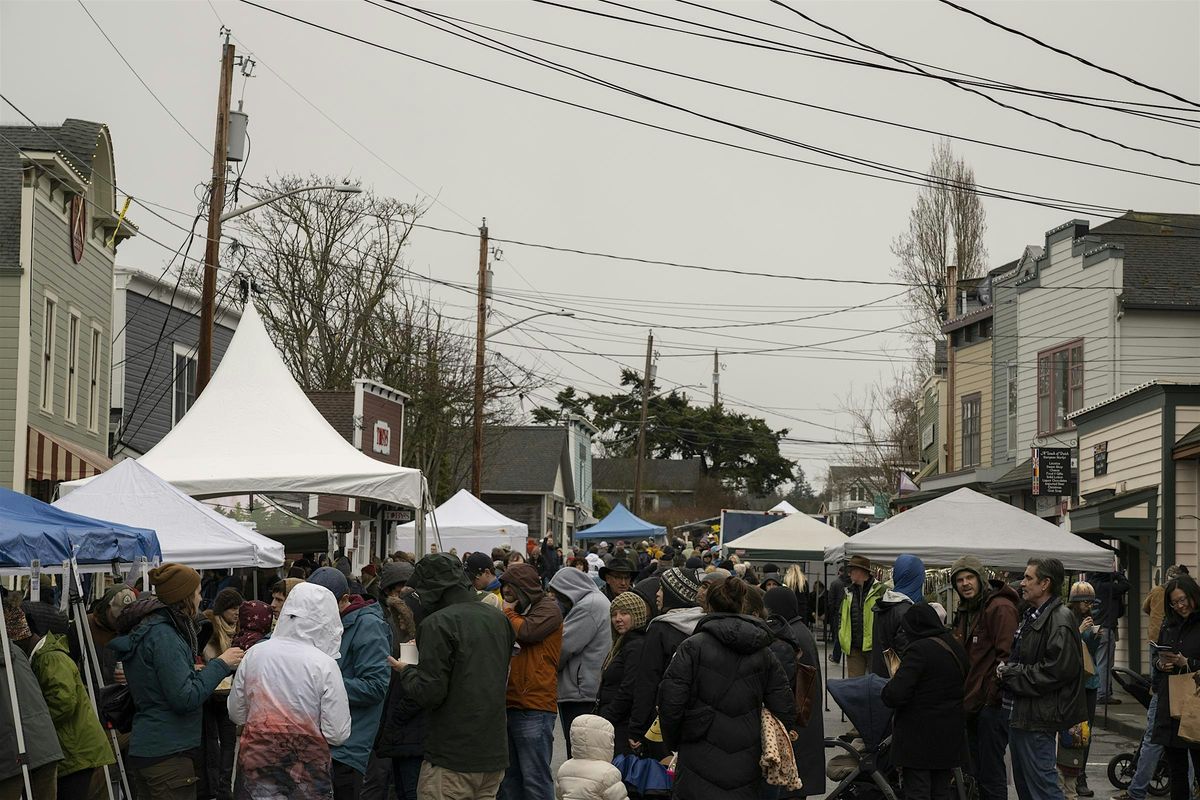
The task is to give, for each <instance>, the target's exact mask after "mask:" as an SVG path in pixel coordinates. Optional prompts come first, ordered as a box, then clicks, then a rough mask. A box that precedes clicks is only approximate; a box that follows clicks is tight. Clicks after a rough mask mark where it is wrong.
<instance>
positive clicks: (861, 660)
mask: <svg viewBox="0 0 1200 800" xmlns="http://www.w3.org/2000/svg"><path fill="white" fill-rule="evenodd" d="M846 575H847V577H849V578H850V586H849V587H848V588H847V589H846V596H845V598H843V599H842V614H841V620H840V624H839V627H838V642H839V643H840V644H841V646H842V652H843V653H845V654H846V675H847V676H848V677H851V678H857V677H859V676H861V675H865V674H866V673H867V665H868V664H869V662H870V658H871V628H872V626H873V625H874V622H875V603H876V602H877V601H878V600H879V598H881V597H883V593H884V592H885V591H887V585H886V584H884V583H882V582H880V581H877V580H875V578H874V577H873V576H872V575H871V561H870V559H868V558H867V557H866V556H851V557H850V559H849V561H847V562H846Z"/></svg>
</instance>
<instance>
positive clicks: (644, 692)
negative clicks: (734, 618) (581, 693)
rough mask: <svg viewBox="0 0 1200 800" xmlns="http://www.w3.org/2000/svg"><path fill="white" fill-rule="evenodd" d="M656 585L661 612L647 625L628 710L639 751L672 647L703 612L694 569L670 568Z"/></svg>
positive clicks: (654, 752)
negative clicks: (697, 597)
mask: <svg viewBox="0 0 1200 800" xmlns="http://www.w3.org/2000/svg"><path fill="white" fill-rule="evenodd" d="M659 580H660V586H659V588H658V607H659V608H660V609H661V613H660V614H659V615H658V616H656V617H655V618H654V619H653V620H651V621H650V623H649V624H648V625H647V626H646V641H645V644H644V645H643V647H642V663H641V667H640V668H639V669H638V676H637V679H636V683H635V685H634V689H633V708H632V709H631V711H630V713H629V747H630V748H631V749H632V750H633V751H635V752H636V751H638V750H639V749H640V748H642V746H643V744H644V743H645V735H646V731H648V730H649V729H650V726H651V725H653V724H654V718H655V716H656V711H655V706H656V703H657V700H658V684H659V682H660V681H661V680H662V676H663V672H665V671H666V669H667V664H669V663H670V661H671V656H673V655H675V648H677V647H679V645H680V643H682V642H683V640H684V639H686V638H687V637H689V636H691V635H692V633H693V632H694V631H695V630H696V623H698V622H699V621H700V618H701V617H703V616H704V611H703V610H701V608H700V606H699V605H697V604H696V594H697V593H698V592H699V591H700V580H699V578H698V576H697V575H696V571H695V570H689V569H681V568H679V567H671V568H670V569H668V570H666V571H665V572H663V574H662V575H661V577H660V579H659ZM645 744H646V752H645V753H643V755H648V756H651V757H654V758H662V757H663V756H665V755H667V752H666V751H665V750H663V749H662V747H661V743H654V744H653V745H652V744H650V743H645Z"/></svg>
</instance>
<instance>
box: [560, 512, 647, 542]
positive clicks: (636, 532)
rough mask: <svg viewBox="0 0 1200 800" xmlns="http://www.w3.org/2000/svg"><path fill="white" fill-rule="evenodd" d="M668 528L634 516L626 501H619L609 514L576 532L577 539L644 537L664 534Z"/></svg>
mask: <svg viewBox="0 0 1200 800" xmlns="http://www.w3.org/2000/svg"><path fill="white" fill-rule="evenodd" d="M666 532H667V529H666V528H664V527H663V526H662V525H655V524H653V523H651V522H646V520H644V519H640V518H638V517H636V516H634V514H633V512H632V511H630V510H629V509H628V508H626V507H625V504H624V503H617V505H616V507H615V508H614V509H613V510H612V511H610V512H608V515H607V516H606V517H605V518H604V519H602V520H600V521H599V522H597V523H596V524H595V525H593V526H592V527H590V528H588V529H587V530H583V531H576V532H575V539H576V540H577V541H578V540H580V539H613V540H614V541H615V540H616V539H644V538H646V537H652V536H662V535H663V534H665V533H666Z"/></svg>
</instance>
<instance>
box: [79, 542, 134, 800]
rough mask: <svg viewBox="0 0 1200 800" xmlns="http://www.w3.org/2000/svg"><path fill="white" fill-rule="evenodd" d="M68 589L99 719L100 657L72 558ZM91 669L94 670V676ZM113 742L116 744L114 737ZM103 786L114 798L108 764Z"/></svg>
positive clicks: (110, 799) (118, 752)
mask: <svg viewBox="0 0 1200 800" xmlns="http://www.w3.org/2000/svg"><path fill="white" fill-rule="evenodd" d="M68 591H69V592H70V595H71V612H72V613H71V616H73V617H74V618H75V633H76V636H78V638H79V645H80V647H82V648H83V652H84V655H85V656H86V657H87V660H86V661H85V663H84V665H83V683H84V685H85V686H86V687H87V692H88V698H89V699H90V700H91V701H92V713H93V714H95V715H96V719H97V720H99V719H100V706H99V704H98V703H97V702H96V685H97V684H98V683H99V681H100V680H101V675H100V658H99V657H98V656H97V655H96V645H95V643H94V642H93V641H92V630H91V627H90V626H89V625H88V624H87V618H86V617H87V615H86V614H81V613H80V609H81V608H83V605H84V597H83V580H82V579H81V578H80V575H79V565H78V564H77V563H76V562H75V559H74V558H72V559H71V564H70V584H69V586H68ZM93 670H94V671H95V673H94V678H93ZM101 725H102V726H103V723H101ZM113 744H114V745H115V744H116V740H115V737H114V741H113ZM115 755H116V759H117V762H118V763H121V750H120V748H117V749H116V753H115ZM124 774H125V766H124V764H123V763H122V764H121V775H122V777H124ZM122 785H123V786H124V789H125V791H126V792H128V791H129V787H128V786H127V785H124V783H123V784H122ZM104 788H105V789H107V790H108V800H114V796H113V789H112V773H111V772H109V769H108V764H105V765H104Z"/></svg>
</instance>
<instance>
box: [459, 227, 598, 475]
mask: <svg viewBox="0 0 1200 800" xmlns="http://www.w3.org/2000/svg"><path fill="white" fill-rule="evenodd" d="M482 230H483V231H485V232H486V230H487V228H483V229H482ZM484 236H486V233H484ZM482 242H483V244H481V246H480V263H484V258H485V257H486V254H487V244H486V242H487V239H486V238H484V239H483V240H482ZM482 272H483V270H482V269H481V270H480V273H481V274H482ZM483 291H484V290H483V279H482V278H481V279H480V296H479V327H478V328H477V332H476V337H475V338H476V342H475V408H474V420H473V430H472V451H473V452H472V454H471V455H472V458H471V493H472V494H473V495H475V496H476V497H479V496H480V495H481V494H483V354H484V343H485V342H486V341H487V340H488V339H490V338H492V337H493V336H495V335H496V334H498V333H504V331H506V330H509V329H510V328H515V327H517V326H518V325H522V324H524V323H526V322H529V320H531V319H537V318H538V317H573V316H575V314H574V313H572V312H570V311H541V312H538V313H537V314H534V315H532V316H529V317H526V318H525V319H519V320H517V321H516V322H514V323H512V324H511V325H505V326H504V327H503V328H500V329H498V330H494V331H492V332H491V333H484V327H483V326H484V308H485V305H484V303H485V302H486V298H485V296H484V294H483Z"/></svg>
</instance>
